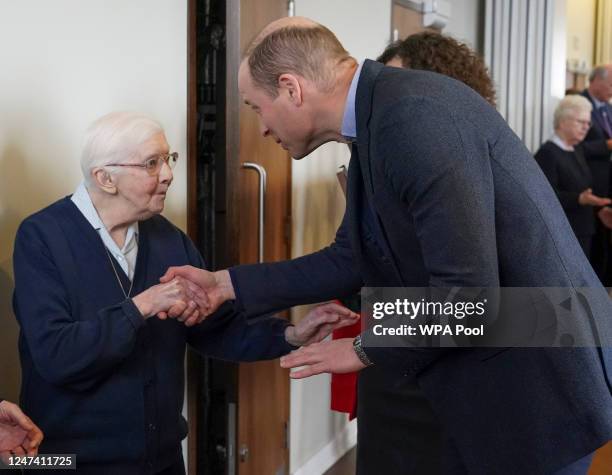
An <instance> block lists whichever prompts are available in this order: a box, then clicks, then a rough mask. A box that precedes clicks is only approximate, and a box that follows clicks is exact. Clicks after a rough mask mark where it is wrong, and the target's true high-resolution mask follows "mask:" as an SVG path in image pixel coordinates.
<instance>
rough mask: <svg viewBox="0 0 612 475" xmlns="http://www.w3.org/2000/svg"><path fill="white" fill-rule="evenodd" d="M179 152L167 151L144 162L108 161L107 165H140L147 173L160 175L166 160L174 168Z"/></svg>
mask: <svg viewBox="0 0 612 475" xmlns="http://www.w3.org/2000/svg"><path fill="white" fill-rule="evenodd" d="M178 157H179V154H178V152H172V153H167V154H163V155H156V156H154V157H151V158H147V159H146V160H145V161H144V163H108V164H106V165H105V166H107V167H139V168H144V169H145V170H146V171H147V173H148V174H149V175H151V176H155V175H159V172H160V170H161V168H162V165H163V164H164V162H166V164H167V165H168V166H169V167H170V168H171V169H172V168H174V166H175V165H176V162H177V161H178Z"/></svg>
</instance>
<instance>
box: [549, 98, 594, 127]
mask: <svg viewBox="0 0 612 475" xmlns="http://www.w3.org/2000/svg"><path fill="white" fill-rule="evenodd" d="M592 110H593V106H592V105H591V103H590V102H589V100H588V99H587V98H586V97H582V96H578V95H575V94H571V95H569V96H565V97H564V98H563V99H562V100H561V102H559V105H558V106H557V108H556V109H555V117H554V121H553V126H554V127H555V130H557V129H558V128H559V124H560V123H561V121H562V120H564V119H566V118H567V117H571V116H573V115H574V114H576V113H580V112H588V113H589V114H590V113H591V111H592Z"/></svg>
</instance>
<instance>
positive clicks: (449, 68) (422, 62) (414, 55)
mask: <svg viewBox="0 0 612 475" xmlns="http://www.w3.org/2000/svg"><path fill="white" fill-rule="evenodd" d="M395 57H398V58H400V60H401V61H402V66H403V67H405V68H410V69H420V70H424V71H433V72H435V73H440V74H444V75H446V76H450V77H452V78H453V79H457V80H458V81H461V82H462V83H464V84H466V85H468V86H470V87H471V88H472V89H474V90H475V91H476V92H477V93H478V94H480V95H481V96H482V97H484V98H485V99H486V100H487V101H488V102H489V103H490V104H491V105H492V106H495V87H494V86H493V81H492V80H491V77H490V76H489V72H488V70H487V67H486V66H485V63H484V61H483V60H482V58H481V57H480V56H478V55H477V54H476V53H475V52H474V51H472V50H471V49H470V48H469V47H468V46H467V45H465V44H464V43H460V42H459V41H457V40H455V39H453V38H451V37H449V36H445V35H441V34H439V33H433V32H429V31H425V32H423V33H417V34H414V35H410V36H408V37H407V38H406V39H404V40H400V41H396V42H394V43H391V44H390V45H389V46H387V48H386V49H385V51H383V53H382V54H381V55H380V56H379V57H378V61H379V62H381V63H388V62H389V61H391V60H392V59H393V58H395Z"/></svg>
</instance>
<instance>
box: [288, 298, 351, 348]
mask: <svg viewBox="0 0 612 475" xmlns="http://www.w3.org/2000/svg"><path fill="white" fill-rule="evenodd" d="M358 320H359V315H358V314H356V313H355V312H351V311H350V310H349V309H348V308H346V307H344V306H342V305H338V304H337V303H328V304H324V305H319V306H318V307H315V308H314V309H312V310H311V311H310V312H308V314H306V316H305V317H304V318H302V319H301V320H300V321H299V323H297V324H296V325H295V326H289V327H287V329H286V330H285V339H286V340H287V342H288V343H290V344H291V345H293V346H304V345H310V344H312V343H317V342H319V341H321V340H323V339H324V338H325V337H326V336H327V335H329V334H330V333H331V332H332V331H334V330H336V329H338V328H342V327H346V326H348V325H352V324H353V323H355V322H357V321H358Z"/></svg>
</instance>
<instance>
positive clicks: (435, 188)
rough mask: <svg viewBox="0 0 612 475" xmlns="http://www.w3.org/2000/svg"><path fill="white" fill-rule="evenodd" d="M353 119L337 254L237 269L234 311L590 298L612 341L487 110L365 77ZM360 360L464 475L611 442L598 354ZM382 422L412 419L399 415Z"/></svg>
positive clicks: (448, 88)
mask: <svg viewBox="0 0 612 475" xmlns="http://www.w3.org/2000/svg"><path fill="white" fill-rule="evenodd" d="M356 112H357V143H356V145H355V146H354V147H353V156H352V158H351V162H350V166H349V183H348V196H347V210H346V213H345V216H344V220H343V222H342V225H341V227H340V229H339V230H338V234H337V236H336V240H335V242H334V244H332V245H331V246H330V247H328V248H325V249H323V250H321V251H319V252H316V253H313V254H310V255H308V256H304V257H301V258H298V259H294V260H291V261H285V262H279V263H274V264H265V265H259V266H257V265H255V266H242V267H237V268H234V269H232V270H231V277H232V280H233V283H234V286H235V289H236V291H237V298H238V302H239V304H241V305H243V306H246V307H248V308H249V309H250V311H261V310H263V309H266V310H271V309H274V308H284V307H287V306H290V305H293V304H297V303H306V302H314V301H320V300H324V299H329V298H332V297H334V296H342V295H346V294H350V293H352V292H355V291H356V290H357V289H358V288H359V286H360V285H362V284H365V285H368V286H387V287H394V286H400V287H401V286H406V287H410V286H413V287H427V286H434V287H453V286H467V287H480V286H490V287H497V286H507V287H538V286H542V287H544V286H551V287H555V286H557V287H591V289H592V293H593V294H595V296H594V297H593V298H592V301H590V302H589V303H590V305H591V308H592V311H593V318H594V319H595V320H596V322H597V325H598V326H599V325H601V327H602V329H601V331H602V332H607V333H605V335H606V338H607V337H608V336H609V335H610V332H611V331H612V330H610V328H609V326H610V324H609V322H608V320H610V315H612V304H611V303H610V300H609V298H608V295H607V293H606V291H605V289H604V288H603V287H601V285H600V283H599V281H598V279H597V277H596V276H595V274H594V272H593V270H592V268H591V266H590V265H589V263H588V262H587V260H586V258H585V256H584V253H583V252H582V250H581V248H580V246H579V244H578V242H577V240H576V237H575V236H574V233H573V232H572V229H571V227H570V225H569V223H568V221H567V218H566V217H565V214H564V213H563V209H562V208H561V206H560V204H559V200H558V199H557V197H556V195H555V193H554V191H553V190H552V188H551V187H550V185H549V183H548V181H547V180H546V177H545V176H544V174H543V173H542V171H541V170H540V168H539V166H538V165H537V163H536V161H535V160H534V159H533V156H532V155H531V154H530V153H529V151H528V150H527V149H526V148H525V146H524V145H523V144H522V143H521V141H520V139H519V138H518V137H517V136H516V135H515V134H514V133H513V132H512V130H511V129H510V128H509V127H508V125H507V124H506V123H505V121H504V120H503V118H502V117H501V116H500V115H499V114H498V113H497V112H496V111H495V110H494V109H493V108H492V107H491V106H490V105H489V104H487V102H486V101H485V100H484V99H482V98H481V97H480V96H479V95H478V94H477V93H475V92H474V91H472V90H471V89H470V88H468V87H467V86H465V85H463V84H461V83H459V82H457V81H454V80H452V79H449V78H447V77H443V76H441V75H437V74H434V73H430V72H424V71H411V70H403V69H399V68H387V67H383V66H382V65H381V64H378V63H374V62H372V61H366V62H365V63H364V65H363V68H362V71H361V77H360V79H359V84H358V88H357V102H356ZM365 350H366V353H367V354H368V356H369V357H370V358H371V359H372V360H373V361H374V362H375V364H376V365H381V366H386V367H388V368H394V369H395V370H396V371H397V372H398V375H405V376H404V377H406V378H416V381H417V382H418V384H419V386H420V387H421V389H422V390H423V391H424V392H425V393H426V395H427V397H428V399H429V402H430V403H431V406H432V407H433V410H434V411H435V413H436V415H437V416H438V418H439V420H440V421H441V423H442V425H443V427H444V429H445V431H446V433H447V436H448V438H449V439H450V441H449V446H448V450H447V453H453V452H454V453H457V454H458V457H457V460H458V461H459V462H460V463H461V464H462V465H463V468H464V471H466V472H468V473H471V474H472V473H473V474H483V475H484V474H487V475H491V474H508V475H515V474H517V473H529V474H550V473H554V472H555V471H556V470H559V469H560V468H562V467H565V466H567V465H569V464H570V463H571V462H573V461H575V460H577V459H579V458H581V457H582V456H584V455H586V454H588V453H591V452H593V451H594V450H595V449H597V448H598V447H600V446H601V445H603V444H604V443H605V442H607V441H608V440H610V439H612V397H611V393H610V389H611V388H610V384H609V381H610V376H612V375H611V374H610V368H612V354H611V353H610V350H609V349H608V348H602V349H590V348H578V349H573V348H572V349H569V348H564V349H558V348H552V349H514V348H510V349H497V350H496V349H470V350H465V349H459V350H441V349H429V350H427V349H418V350H414V349H405V348H372V347H368V348H365ZM365 371H367V370H365ZM388 406H389V410H393V411H395V412H396V413H397V414H401V413H402V411H404V410H406V409H407V407H406V405H405V401H403V400H400V399H390V400H389V401H388ZM405 431H406V433H407V434H411V435H414V433H415V432H417V433H418V427H412V428H410V427H406V428H405ZM395 451H396V453H397V454H398V455H397V458H398V460H400V461H401V460H402V457H404V458H406V459H407V458H408V457H409V456H410V454H403V451H404V448H403V447H401V446H398V447H395Z"/></svg>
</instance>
